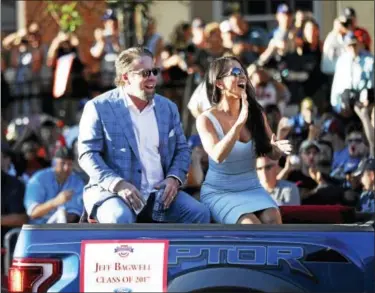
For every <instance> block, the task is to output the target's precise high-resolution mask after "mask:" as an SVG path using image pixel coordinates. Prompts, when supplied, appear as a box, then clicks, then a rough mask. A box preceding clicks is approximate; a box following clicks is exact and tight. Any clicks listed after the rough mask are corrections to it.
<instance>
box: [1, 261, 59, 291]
mask: <svg viewBox="0 0 375 293" xmlns="http://www.w3.org/2000/svg"><path fill="white" fill-rule="evenodd" d="M61 272H62V265H61V261H60V260H58V259H47V258H15V259H13V263H12V266H11V267H10V269H9V274H8V290H9V292H37V293H39V292H47V290H48V289H49V288H50V287H51V286H52V285H53V284H54V283H55V282H56V281H57V280H58V279H60V277H61Z"/></svg>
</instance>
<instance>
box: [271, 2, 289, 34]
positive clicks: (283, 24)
mask: <svg viewBox="0 0 375 293" xmlns="http://www.w3.org/2000/svg"><path fill="white" fill-rule="evenodd" d="M276 20H277V23H278V27H277V28H276V29H275V30H274V31H273V34H272V37H273V36H275V34H276V33H278V32H280V31H282V32H287V33H289V31H290V29H291V27H292V23H293V15H292V10H291V9H290V7H289V6H288V5H287V4H285V3H282V4H280V5H279V6H277V9H276Z"/></svg>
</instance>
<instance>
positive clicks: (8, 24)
mask: <svg viewBox="0 0 375 293" xmlns="http://www.w3.org/2000/svg"><path fill="white" fill-rule="evenodd" d="M16 5H17V1H14V0H3V1H2V2H1V30H2V32H4V33H6V34H8V33H13V32H15V31H16V30H17V9H16Z"/></svg>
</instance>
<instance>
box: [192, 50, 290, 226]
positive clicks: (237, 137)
mask: <svg viewBox="0 0 375 293" xmlns="http://www.w3.org/2000/svg"><path fill="white" fill-rule="evenodd" d="M206 89H207V95H208V97H209V98H210V102H211V105H212V108H211V109H209V110H207V111H205V112H203V113H202V114H201V115H200V116H199V117H198V118H197V130H198V132H199V135H200V137H201V140H202V144H203V147H204V149H205V151H206V152H207V153H208V155H209V169H208V172H207V175H206V178H205V181H204V182H203V184H202V188H201V201H202V202H203V203H204V204H205V205H206V206H207V207H209V209H210V211H211V215H212V217H213V219H214V220H215V221H216V222H218V223H225V224H236V223H240V224H260V223H268V224H271V223H275V224H276V223H278V224H281V223H282V220H281V215H280V212H279V210H278V206H277V204H276V202H275V201H274V200H273V199H272V197H271V196H270V194H269V193H268V192H267V191H266V190H265V189H264V188H263V187H262V186H261V185H260V182H259V179H258V177H257V173H256V169H255V163H256V158H257V157H258V156H268V157H270V158H271V159H274V160H276V159H278V158H279V157H280V156H281V155H282V153H285V154H289V153H290V151H291V145H290V143H289V142H288V141H285V140H283V141H276V140H275V136H274V134H272V131H271V129H270V127H269V125H268V123H267V121H266V116H265V115H264V113H263V110H262V108H261V106H260V105H259V104H258V103H257V101H256V100H255V95H254V89H253V87H252V86H251V84H250V81H249V78H248V77H247V75H246V70H245V68H244V66H243V65H242V64H241V63H240V61H239V60H238V59H237V58H235V57H222V58H218V59H216V60H215V61H214V62H212V63H211V64H210V67H209V70H208V72H207V74H206Z"/></svg>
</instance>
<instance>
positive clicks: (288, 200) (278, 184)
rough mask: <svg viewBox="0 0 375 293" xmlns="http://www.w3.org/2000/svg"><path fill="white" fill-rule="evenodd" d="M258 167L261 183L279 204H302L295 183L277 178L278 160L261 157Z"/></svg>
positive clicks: (258, 160)
mask: <svg viewBox="0 0 375 293" xmlns="http://www.w3.org/2000/svg"><path fill="white" fill-rule="evenodd" d="M256 168H257V174H258V177H259V180H260V183H261V184H262V186H263V187H264V189H265V190H267V191H268V192H269V193H270V195H271V196H272V198H273V199H274V200H275V201H276V202H277V204H278V205H279V206H285V205H294V206H296V205H300V204H301V198H300V194H299V191H298V188H297V186H296V185H295V183H293V182H290V181H286V180H277V171H278V170H277V161H273V160H271V159H270V158H267V157H259V158H258V159H257V165H256Z"/></svg>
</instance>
